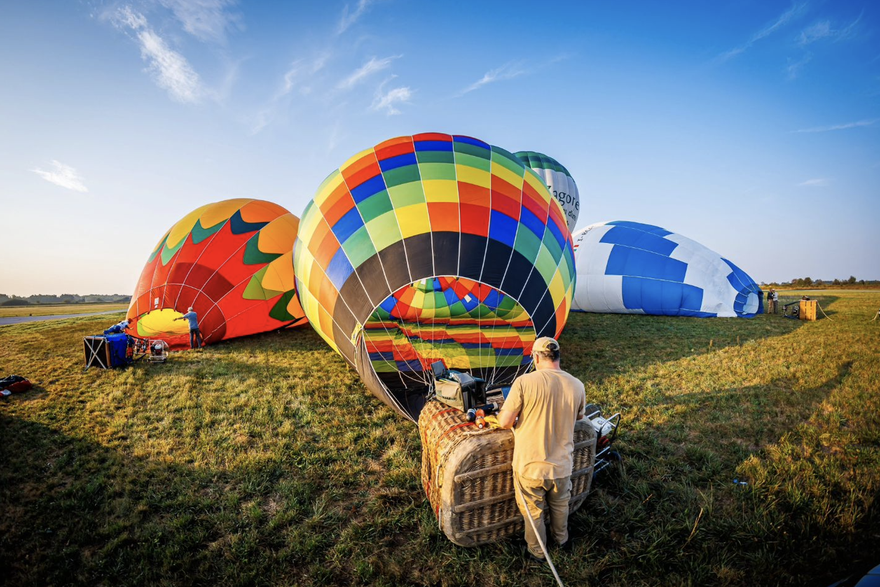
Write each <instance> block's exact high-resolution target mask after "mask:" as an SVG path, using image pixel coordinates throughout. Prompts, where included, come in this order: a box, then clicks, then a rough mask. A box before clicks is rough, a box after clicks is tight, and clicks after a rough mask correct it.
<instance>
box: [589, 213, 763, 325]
mask: <svg viewBox="0 0 880 587" xmlns="http://www.w3.org/2000/svg"><path fill="white" fill-rule="evenodd" d="M574 246H575V260H576V261H575V262H576V264H577V288H576V290H575V295H574V302H573V306H572V310H575V311H583V312H600V313H615V314H656V315H665V316H696V317H714V316H721V317H734V316H739V317H742V318H751V317H753V316H754V315H755V314H759V313H761V312H762V311H763V304H762V296H761V288H760V287H758V285H757V284H756V283H755V282H754V280H753V279H752V278H751V277H749V276H748V275H747V274H746V273H745V272H743V271H742V270H741V269H740V268H738V267H737V266H736V265H734V264H733V263H731V262H730V261H728V260H727V259H725V258H723V257H721V256H720V255H719V254H718V253H715V252H713V251H711V250H709V249H707V248H706V247H704V246H703V245H701V244H700V243H698V242H695V241H693V240H691V239H689V238H685V237H683V236H681V235H680V234H675V233H673V232H669V231H668V230H665V229H663V228H660V227H659V226H652V225H650V224H640V223H638V222H624V221H615V222H600V223H598V224H593V225H591V226H588V227H587V228H585V229H583V230H581V231H578V232H577V233H575V235H574Z"/></svg>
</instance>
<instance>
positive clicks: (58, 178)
mask: <svg viewBox="0 0 880 587" xmlns="http://www.w3.org/2000/svg"><path fill="white" fill-rule="evenodd" d="M51 163H52V167H53V170H52V171H44V170H42V169H39V168H37V169H31V171H33V172H34V173H36V174H37V175H39V176H40V177H42V178H43V179H45V180H46V181H48V182H49V183H54V184H55V185H57V186H61V187H63V188H66V189H68V190H73V191H75V192H82V193H86V192H88V191H89V190H88V189H87V188H86V186H85V184H84V183H83V178H81V177H80V176H79V174H78V173H77V172H76V169H74V168H73V167H71V166H70V165H65V164H64V163H61V162H60V161H56V160H54V159H53V160H52V162H51Z"/></svg>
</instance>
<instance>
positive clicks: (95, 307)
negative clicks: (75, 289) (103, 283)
mask: <svg viewBox="0 0 880 587" xmlns="http://www.w3.org/2000/svg"><path fill="white" fill-rule="evenodd" d="M127 309H128V304H51V305H50V304H39V305H37V304H34V305H30V306H4V307H0V318H13V317H17V316H55V315H60V316H67V315H69V314H91V313H92V312H108V311H110V310H119V311H124V310H127Z"/></svg>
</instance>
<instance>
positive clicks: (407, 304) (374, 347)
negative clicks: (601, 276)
mask: <svg viewBox="0 0 880 587" xmlns="http://www.w3.org/2000/svg"><path fill="white" fill-rule="evenodd" d="M294 267H295V270H296V279H297V291H298V292H299V295H300V300H301V302H302V305H303V309H304V311H305V313H306V316H307V317H308V318H309V320H310V322H311V323H312V326H313V327H314V328H315V329H316V330H317V331H318V333H319V334H320V335H321V336H322V337H323V338H324V340H326V341H327V343H329V344H330V346H331V347H333V349H335V350H336V351H337V352H339V353H340V354H341V355H342V356H343V357H344V358H345V359H346V360H347V361H348V363H349V364H350V365H352V366H353V367H355V368H356V369H357V370H358V372H359V373H360V375H361V377H362V379H363V380H364V382H365V384H366V385H367V387H368V388H369V389H370V390H371V391H372V392H373V393H374V394H375V395H376V396H378V397H379V398H380V399H382V400H383V401H385V402H386V403H387V404H388V405H390V406H391V407H393V408H394V409H396V410H397V411H398V412H400V413H401V414H403V415H404V416H406V417H407V418H410V419H413V420H416V419H417V418H418V414H419V412H420V411H421V408H422V406H423V405H424V403H425V397H426V394H427V392H428V385H429V381H430V377H429V372H430V366H431V364H432V363H433V362H435V361H442V362H443V363H444V364H445V365H446V366H447V367H448V368H450V369H457V370H461V371H467V372H470V373H472V374H473V375H475V376H478V377H482V378H484V379H486V380H487V381H489V382H490V383H496V384H497V383H509V382H511V381H512V380H513V379H514V378H515V377H516V375H517V374H519V373H522V372H524V371H525V370H526V369H527V368H528V366H529V364H530V362H531V359H530V356H529V353H530V351H531V345H532V343H533V342H534V340H535V338H536V337H537V336H556V335H558V334H559V332H561V330H562V327H563V326H564V324H565V321H566V319H567V317H568V311H569V308H570V302H571V296H572V293H573V286H574V256H573V251H572V243H571V235H570V234H569V232H568V230H567V229H566V224H565V219H564V217H563V212H562V208H561V207H560V206H559V204H558V203H557V202H556V201H555V200H554V199H553V198H552V196H551V195H550V192H549V191H548V190H547V187H546V186H545V185H544V183H543V182H542V181H541V179H540V178H539V177H538V176H537V175H536V174H534V173H533V172H531V171H530V170H528V169H526V167H524V166H523V164H522V163H521V162H520V161H519V160H518V159H517V158H516V157H515V156H513V155H512V154H511V153H509V152H507V151H505V150H504V149H500V148H498V147H493V146H490V145H488V144H486V143H484V142H482V141H480V140H477V139H473V138H470V137H464V136H451V135H447V134H439V133H426V134H420V135H415V136H404V137H398V138H395V139H391V140H388V141H385V142H383V143H381V144H379V145H376V146H375V147H373V148H370V149H367V150H365V151H363V152H361V153H359V154H357V155H355V156H354V157H352V158H351V159H350V160H348V161H347V162H346V163H345V164H344V165H342V167H340V168H339V169H338V170H336V171H334V172H333V173H332V174H331V175H330V176H329V177H328V178H327V179H326V180H325V181H324V183H323V184H322V185H321V187H320V188H319V190H318V193H317V195H316V196H315V198H314V200H313V201H312V202H311V203H310V204H309V205H308V207H307V208H306V211H305V212H304V213H303V218H302V223H301V225H300V232H299V236H298V238H297V241H296V245H295V246H294Z"/></svg>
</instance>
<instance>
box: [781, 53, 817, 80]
mask: <svg viewBox="0 0 880 587" xmlns="http://www.w3.org/2000/svg"><path fill="white" fill-rule="evenodd" d="M812 59H813V55H812V54H811V53H806V54H805V55H804V56H803V57H802V58H801V60H800V61H796V62H794V63H789V64H788V67H787V68H786V71H787V72H788V79H789V80H793V79H795V78H797V76H798V75H799V74H800V72H801V69H803V67H804V66H805V65H806V64H807V63H809V62H810V61H811V60H812Z"/></svg>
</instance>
